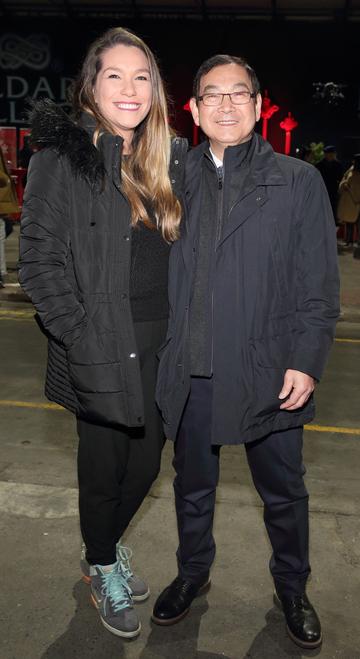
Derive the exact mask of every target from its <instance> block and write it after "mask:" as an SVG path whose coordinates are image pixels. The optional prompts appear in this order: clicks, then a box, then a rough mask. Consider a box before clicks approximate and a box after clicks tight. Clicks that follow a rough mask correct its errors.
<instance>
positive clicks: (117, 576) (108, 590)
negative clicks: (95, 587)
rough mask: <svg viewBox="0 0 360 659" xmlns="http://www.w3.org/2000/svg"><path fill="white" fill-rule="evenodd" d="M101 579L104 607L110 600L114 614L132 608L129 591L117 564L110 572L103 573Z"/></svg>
mask: <svg viewBox="0 0 360 659" xmlns="http://www.w3.org/2000/svg"><path fill="white" fill-rule="evenodd" d="M101 579H102V587H101V593H102V595H104V598H105V601H104V605H105V607H106V603H107V601H108V600H110V602H111V604H112V607H113V610H114V611H115V613H117V612H119V611H122V610H123V609H126V608H127V607H129V606H132V600H131V590H130V588H129V586H128V585H127V582H126V579H125V578H124V576H123V574H122V571H121V568H120V565H119V564H118V565H117V566H116V567H115V568H114V569H113V570H112V571H111V572H103V573H102V575H101Z"/></svg>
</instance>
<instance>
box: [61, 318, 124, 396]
mask: <svg viewBox="0 0 360 659" xmlns="http://www.w3.org/2000/svg"><path fill="white" fill-rule="evenodd" d="M110 338H111V339H112V340H114V337H113V335H112V333H110V334H109V336H108V333H105V335H104V333H102V334H98V332H97V331H96V329H95V327H94V325H93V323H92V320H91V319H89V322H88V324H87V326H86V328H85V330H84V332H83V334H82V335H81V337H80V339H78V340H77V341H76V343H75V344H74V345H73V346H72V347H71V348H70V349H69V350H68V351H67V360H68V369H69V376H70V380H71V383H72V385H73V387H74V389H75V391H76V393H77V394H78V393H79V392H87V393H90V392H93V393H95V392H101V393H105V392H108V393H111V392H117V391H122V390H123V388H124V386H123V380H124V375H123V371H122V365H121V362H120V361H118V360H117V359H114V358H111V357H110V356H109V346H108V343H109V340H110Z"/></svg>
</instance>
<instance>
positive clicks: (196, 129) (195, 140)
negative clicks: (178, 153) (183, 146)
mask: <svg viewBox="0 0 360 659" xmlns="http://www.w3.org/2000/svg"><path fill="white" fill-rule="evenodd" d="M183 110H186V112H191V110H190V101H188V102H187V103H185V105H184V106H183ZM192 143H193V146H196V145H197V144H199V126H197V125H196V124H195V122H194V123H193V138H192Z"/></svg>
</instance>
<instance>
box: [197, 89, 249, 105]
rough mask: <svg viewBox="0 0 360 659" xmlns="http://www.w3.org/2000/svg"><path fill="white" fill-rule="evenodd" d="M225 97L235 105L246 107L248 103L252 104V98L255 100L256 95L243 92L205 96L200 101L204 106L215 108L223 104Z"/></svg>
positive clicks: (200, 97) (199, 98)
mask: <svg viewBox="0 0 360 659" xmlns="http://www.w3.org/2000/svg"><path fill="white" fill-rule="evenodd" d="M224 96H229V98H230V100H231V102H232V103H233V104H234V105H246V103H249V102H250V99H251V98H255V96H256V93H255V92H246V91H241V92H227V93H226V94H203V95H202V96H199V97H198V101H202V102H203V103H204V105H208V106H212V107H215V106H217V105H221V104H222V102H223V100H224Z"/></svg>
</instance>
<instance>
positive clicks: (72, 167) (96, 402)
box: [19, 101, 187, 426]
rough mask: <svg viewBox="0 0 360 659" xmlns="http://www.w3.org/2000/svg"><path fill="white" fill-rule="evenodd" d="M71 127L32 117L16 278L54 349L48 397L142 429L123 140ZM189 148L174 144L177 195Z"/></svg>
mask: <svg viewBox="0 0 360 659" xmlns="http://www.w3.org/2000/svg"><path fill="white" fill-rule="evenodd" d="M83 124H84V127H82V126H79V125H76V124H75V123H73V122H72V121H71V120H70V119H69V118H68V117H67V115H66V114H65V113H64V112H63V111H62V110H61V109H59V108H57V107H56V106H55V105H54V104H52V103H51V102H50V101H42V102H40V103H39V104H37V105H36V107H35V109H34V110H33V113H32V139H33V141H35V142H36V143H37V144H38V145H40V146H41V147H42V150H41V151H40V152H39V153H37V154H35V155H34V156H33V157H32V159H31V163H30V168H29V172H28V182H27V186H26V191H25V196H24V206H23V212H22V218H21V237H20V264H19V279H20V283H21V285H22V287H23V289H24V290H25V291H26V292H27V293H28V295H29V296H30V298H31V300H32V302H33V304H34V306H35V308H36V311H37V314H38V319H39V322H40V325H41V327H42V328H43V329H44V331H45V332H46V334H47V336H48V339H49V342H48V368H47V377H46V387H45V393H46V395H47V397H48V398H49V399H50V400H52V401H55V402H57V403H59V404H60V405H63V406H64V407H66V408H67V409H70V410H71V411H73V412H75V413H77V414H78V415H79V416H82V417H84V418H86V419H88V420H92V421H94V422H97V423H105V424H113V425H118V424H123V425H126V426H141V425H143V424H144V408H143V395H142V386H141V379H140V367H139V360H138V355H137V347H136V341H135V335H134V328H133V321H132V316H131V308H130V300H129V283H130V282H129V273H130V259H131V226H130V208H129V205H128V202H127V200H126V199H125V198H124V196H123V195H122V192H121V182H120V162H121V150H122V139H121V137H117V136H113V135H109V134H103V135H101V137H100V139H99V140H98V147H97V148H95V146H94V145H93V143H92V134H93V131H94V121H93V120H92V118H91V117H90V116H88V115H85V117H84V118H83ZM186 150H187V144H186V141H185V140H181V139H179V138H176V139H175V140H173V144H172V155H171V165H170V176H171V180H172V184H173V187H174V190H175V192H176V191H179V184H180V180H181V170H182V168H183V165H184V157H185V153H186Z"/></svg>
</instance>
